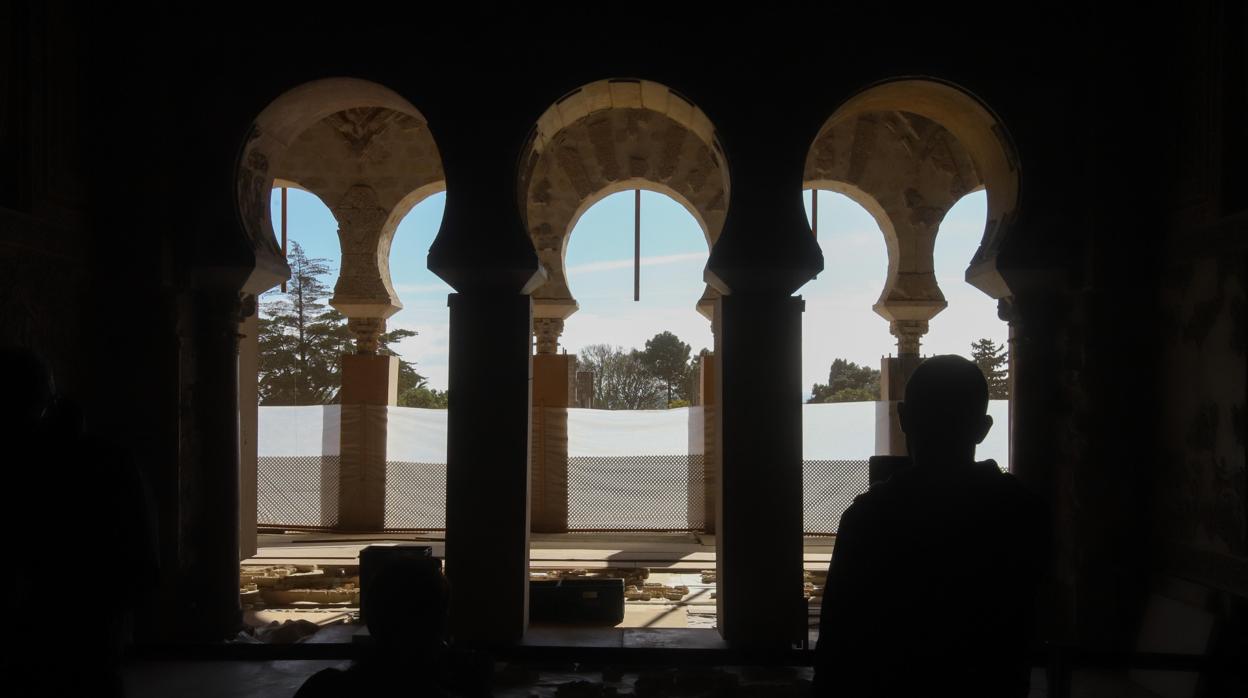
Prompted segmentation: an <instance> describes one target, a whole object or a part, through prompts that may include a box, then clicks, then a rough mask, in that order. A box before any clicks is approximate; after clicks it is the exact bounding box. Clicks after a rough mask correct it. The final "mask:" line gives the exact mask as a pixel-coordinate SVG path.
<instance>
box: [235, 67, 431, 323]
mask: <svg viewBox="0 0 1248 698" xmlns="http://www.w3.org/2000/svg"><path fill="white" fill-rule="evenodd" d="M279 182H283V183H295V184H297V185H298V187H299V188H300V189H304V190H306V191H309V192H311V193H313V194H315V195H316V196H317V197H318V198H320V199H321V200H322V201H323V202H324V203H325V205H326V206H327V207H328V208H329V209H330V210H331V211H332V212H333V213H334V216H335V218H336V219H338V221H339V226H340V243H341V244H342V250H343V260H344V263H343V270H342V273H341V274H340V277H339V279H338V283H337V285H336V286H335V301H337V302H336V303H335V305H339V303H342V304H346V305H347V306H352V305H359V304H363V305H371V306H378V309H379V311H380V306H392V308H391V309H390V310H388V312H386V311H381V312H385V314H386V315H388V314H390V313H393V312H394V311H395V310H397V309H398V308H399V307H401V305H399V302H398V298H397V296H396V295H395V293H394V288H393V284H392V283H391V281H390V276H389V259H388V256H389V250H390V242H391V240H392V238H393V235H394V229H395V228H396V227H397V225H398V223H399V221H400V220H401V219H402V217H403V215H404V214H406V213H407V212H408V211H410V210H411V208H412V207H413V206H415V205H416V204H417V203H419V202H420V201H421V200H423V199H424V198H426V197H428V196H430V195H431V194H434V193H436V192H438V191H441V190H442V189H443V188H445V178H444V176H443V174H442V162H441V158H440V156H439V154H438V149H437V145H436V143H435V142H434V140H433V137H432V134H430V133H429V129H428V126H427V124H426V121H425V119H424V117H423V116H422V115H421V113H420V111H419V110H417V109H416V107H414V106H413V105H412V104H411V103H410V102H409V101H408V100H407V99H405V98H404V97H402V96H401V95H399V94H398V93H396V92H394V91H392V90H390V89H388V88H386V87H383V86H381V85H378V84H376V83H373V82H369V81H367V80H360V79H355V78H328V79H324V80H316V81H313V82H309V83H305V84H303V85H300V86H298V87H295V88H293V89H291V90H289V91H287V92H285V93H283V94H282V95H280V96H279V97H278V98H277V99H275V100H274V101H273V102H272V103H270V104H269V105H268V106H267V107H266V108H265V109H264V110H263V111H262V112H260V114H259V115H258V116H257V117H256V119H255V121H254V122H253V124H252V127H251V129H250V131H249V133H248V138H247V141H246V143H245V145H244V147H243V151H242V154H241V155H240V159H239V169H238V202H239V204H238V205H239V213H240V216H241V218H242V225H243V228H244V230H245V231H246V232H247V235H248V237H249V239H250V240H251V241H252V243H253V245H254V246H255V247H256V248H257V249H259V250H264V251H265V252H266V256H267V257H270V258H276V259H277V260H278V261H279V262H280V255H281V251H280V249H279V248H278V245H277V241H276V237H275V236H274V233H273V226H272V221H271V219H270V215H269V192H270V191H272V189H273V188H274V186H277V185H278V183H279ZM371 218H377V219H378V221H377V222H378V225H379V226H380V230H379V231H372V232H370V233H369V239H368V240H367V241H363V240H360V241H357V242H359V243H360V244H361V245H362V247H361V246H356V247H355V248H352V247H351V245H350V244H349V241H348V239H347V238H349V237H350V236H351V235H352V228H353V227H356V228H358V226H361V225H364V224H365V223H366V220H370V219H371ZM344 236H345V237H344ZM352 256H355V257H359V259H358V260H355V261H354V262H349V261H348V259H349V258H352V259H353V257H352ZM282 266H284V263H282ZM280 278H281V277H280V276H277V277H275V278H274V279H272V280H271V281H270V283H269V284H268V286H265V288H267V287H269V286H272V285H273V284H274V283H276V282H277V280H280ZM262 290H264V288H259V289H257V292H258V291H262Z"/></svg>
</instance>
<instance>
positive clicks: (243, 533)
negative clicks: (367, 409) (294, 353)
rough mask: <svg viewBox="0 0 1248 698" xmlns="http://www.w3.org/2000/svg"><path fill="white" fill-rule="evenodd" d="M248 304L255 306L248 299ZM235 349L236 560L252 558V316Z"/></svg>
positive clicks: (255, 341)
mask: <svg viewBox="0 0 1248 698" xmlns="http://www.w3.org/2000/svg"><path fill="white" fill-rule="evenodd" d="M250 302H251V303H253V304H254V303H255V297H254V296H252V297H251V300H250ZM240 334H241V336H240V338H239V340H240V344H239V349H238V414H239V420H238V421H239V439H240V445H241V451H240V454H239V509H238V526H239V537H238V540H239V551H238V559H239V560H245V559H247V558H249V557H251V556H253V555H255V554H256V467H257V463H256V461H257V460H258V458H257V453H258V451H257V448H258V443H257V441H256V439H257V437H258V436H259V434H258V433H257V432H258V431H259V426H260V424H259V421H260V412H259V409H260V408H259V404H258V400H259V397H258V394H257V393H258V388H259V386H258V385H257V375H256V373H257V371H258V369H259V361H260V318H259V314H258V313H256V312H253V313H251V314H250V315H248V316H247V318H246V319H245V320H243V324H242V327H241V333H240Z"/></svg>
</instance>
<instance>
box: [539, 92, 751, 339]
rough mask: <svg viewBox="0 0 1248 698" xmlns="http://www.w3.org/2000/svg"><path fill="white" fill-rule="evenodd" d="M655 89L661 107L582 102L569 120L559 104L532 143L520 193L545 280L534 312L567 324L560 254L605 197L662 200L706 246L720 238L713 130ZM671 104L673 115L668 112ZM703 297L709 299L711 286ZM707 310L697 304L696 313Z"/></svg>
mask: <svg viewBox="0 0 1248 698" xmlns="http://www.w3.org/2000/svg"><path fill="white" fill-rule="evenodd" d="M647 84H648V83H647ZM628 89H632V88H628ZM638 89H640V88H638ZM646 89H650V88H646ZM655 89H656V90H657V92H655V94H656V95H662V97H663V101H662V104H663V105H664V106H663V107H662V108H652V107H650V106H648V105H646V106H643V105H641V104H635V103H633V102H628V101H626V96H624V95H621V100H622V101H621V102H620V104H614V103H612V104H604V105H598V106H596V107H595V108H593V109H589V108H588V104H589V102H586V105H587V108H586V109H584V110H576V111H574V112H573V111H568V112H567V113H565V109H564V103H561V104H560V105H558V110H559V114H560V115H561V119H560V123H559V125H558V126H554V125H551V126H550V127H549V129H548V130H546V131H543V133H542V136H541V138H537V139H535V140H534V141H532V142H531V143H530V147H531V148H532V150H531V151H530V152H529V153H528V156H527V158H526V159H525V162H526V163H528V164H527V166H526V168H525V170H524V174H523V176H522V177H521V181H520V190H521V195H522V197H523V199H524V205H525V207H526V214H527V216H526V217H527V223H528V228H529V234H530V237H531V239H532V240H533V244H534V247H535V248H536V249H537V250H538V251H539V254H542V263H543V265H544V266H545V267H546V270H547V272H548V273H549V276H548V278H547V280H546V283H544V284H543V285H542V286H541V287H540V288H538V289H536V290H535V291H534V292H533V294H532V295H533V298H534V301H535V302H536V303H537V305H538V306H541V307H542V308H543V310H539V312H545V313H546V314H547V315H554V314H557V313H560V314H562V315H563V317H567V316H568V315H571V314H572V313H573V312H575V311H576V302H575V300H574V299H573V296H572V293H571V291H570V290H569V289H568V286H567V279H566V277H565V275H564V265H563V253H564V251H565V249H566V246H567V237H568V235H569V234H570V233H571V232H572V226H573V224H574V222H575V221H576V220H577V218H578V216H579V215H580V214H581V213H583V212H584V210H585V209H586V208H588V206H589V205H592V203H593V202H595V201H597V200H598V199H599V198H602V197H603V196H606V195H608V194H611V193H614V192H617V191H626V190H628V189H632V188H635V187H640V188H643V189H649V190H652V191H658V192H662V193H665V194H667V195H668V196H671V197H673V198H675V199H676V200H678V201H681V203H683V204H684V205H686V206H687V207H688V208H689V209H691V211H693V212H694V216H695V218H697V219H698V221H699V223H700V224H701V225H702V228H703V231H704V232H705V233H706V236H707V243H708V246H709V245H710V244H713V243H714V241H715V240H716V239H717V238H718V236H719V231H720V229H721V228H722V227H723V223H724V218H725V216H726V213H727V206H726V202H727V200H728V177H727V171H726V169H725V168H724V167H723V166H722V165H721V163H720V161H719V159H718V157H717V156H716V154H715V150H714V145H713V143H714V136H713V128H711V127H710V124H709V121H705V117H704V116H703V115H701V113H700V112H696V113H695V111H696V110H694V109H693V108H692V107H690V106H689V105H688V103H687V102H685V101H682V100H680V99H677V98H673V101H672V102H669V101H668V100H667V94H668V92H667V89H666V88H663V87H662V86H656V88H655ZM591 101H592V100H591ZM672 104H674V105H676V106H675V107H673V108H674V109H676V111H677V112H678V113H677V114H675V115H673V114H670V113H667V111H668V106H670V105H672ZM682 105H683V106H682ZM686 121H689V122H690V123H686ZM704 121H705V123H703V122H704ZM541 129H542V122H541V121H539V130H541ZM546 251H549V253H546V254H543V253H544V252H546ZM705 297H708V298H713V297H714V292H713V291H712V290H710V289H709V287H708V291H707V293H706V294H705ZM556 308H557V309H558V310H556ZM705 308H709V305H708V304H705V303H700V305H699V311H700V312H703V313H706V312H708V311H707V310H706V309H705Z"/></svg>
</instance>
